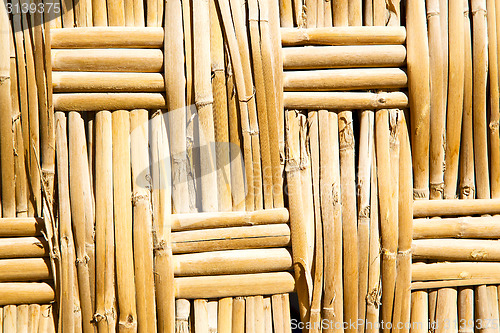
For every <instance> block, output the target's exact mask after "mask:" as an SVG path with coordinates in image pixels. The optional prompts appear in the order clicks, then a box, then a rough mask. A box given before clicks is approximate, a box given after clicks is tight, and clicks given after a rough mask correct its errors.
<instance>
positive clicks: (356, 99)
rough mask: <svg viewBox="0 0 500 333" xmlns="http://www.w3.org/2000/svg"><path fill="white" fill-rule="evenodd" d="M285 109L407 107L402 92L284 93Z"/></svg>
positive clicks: (406, 99)
mask: <svg viewBox="0 0 500 333" xmlns="http://www.w3.org/2000/svg"><path fill="white" fill-rule="evenodd" d="M284 103H285V108H287V109H312V110H332V109H333V110H342V109H344V110H346V109H348V110H374V109H385V108H406V107H408V96H407V95H406V94H405V93H403V92H380V93H370V92H317V91H308V92H285V93H284Z"/></svg>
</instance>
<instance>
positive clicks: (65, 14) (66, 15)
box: [28, 0, 106, 28]
mask: <svg viewBox="0 0 500 333" xmlns="http://www.w3.org/2000/svg"><path fill="white" fill-rule="evenodd" d="M28 3H29V2H28ZM104 9H106V5H105V4H104ZM74 14H75V10H74V6H73V1H71V0H62V1H61V18H62V26H63V27H64V28H71V27H74V26H75V15H74Z"/></svg>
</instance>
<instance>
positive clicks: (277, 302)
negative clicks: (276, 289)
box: [271, 295, 284, 333]
mask: <svg viewBox="0 0 500 333" xmlns="http://www.w3.org/2000/svg"><path fill="white" fill-rule="evenodd" d="M271 300H272V311H273V329H274V332H276V333H282V332H284V327H283V301H282V298H281V295H273V296H271Z"/></svg>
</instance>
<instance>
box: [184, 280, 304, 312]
mask: <svg viewBox="0 0 500 333" xmlns="http://www.w3.org/2000/svg"><path fill="white" fill-rule="evenodd" d="M255 279H260V280H259V281H261V282H262V283H259V284H258V285H256V284H255ZM175 283H176V291H177V292H176V297H177V298H189V299H198V298H200V297H204V298H219V297H231V296H238V295H239V296H252V295H255V294H259V295H272V294H279V293H289V292H293V291H294V289H295V281H294V278H293V276H292V275H291V274H290V273H288V272H279V273H259V274H243V275H220V276H196V277H182V278H176V279H175ZM288 318H289V317H288Z"/></svg>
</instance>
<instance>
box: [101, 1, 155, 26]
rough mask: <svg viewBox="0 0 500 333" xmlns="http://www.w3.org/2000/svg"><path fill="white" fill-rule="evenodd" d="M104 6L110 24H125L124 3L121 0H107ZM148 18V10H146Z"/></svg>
mask: <svg viewBox="0 0 500 333" xmlns="http://www.w3.org/2000/svg"><path fill="white" fill-rule="evenodd" d="M106 5H107V6H106V7H107V9H108V24H109V25H110V26H124V25H125V5H124V1H122V0H107V1H106ZM148 18H149V11H148Z"/></svg>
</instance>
